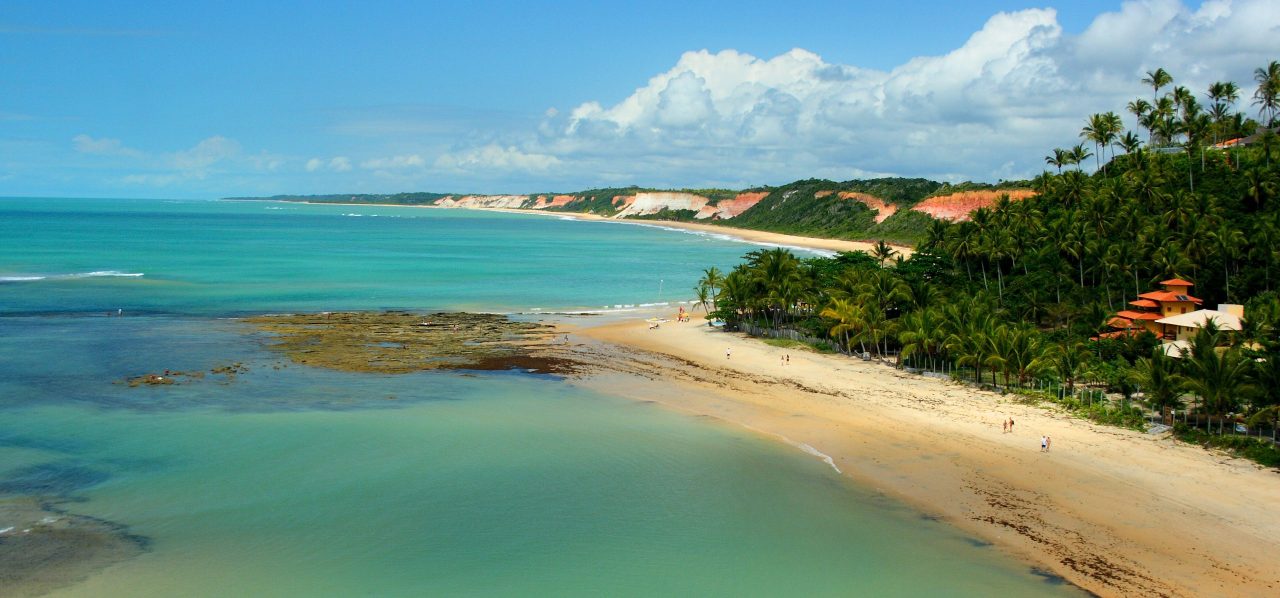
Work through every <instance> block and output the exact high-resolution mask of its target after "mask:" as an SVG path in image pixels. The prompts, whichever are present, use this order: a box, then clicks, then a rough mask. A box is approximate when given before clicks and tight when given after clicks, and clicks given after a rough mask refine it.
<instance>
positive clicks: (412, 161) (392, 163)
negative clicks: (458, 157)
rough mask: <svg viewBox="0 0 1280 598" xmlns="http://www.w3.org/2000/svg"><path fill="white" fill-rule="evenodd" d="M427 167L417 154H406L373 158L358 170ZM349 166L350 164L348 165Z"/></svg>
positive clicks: (362, 163) (361, 164)
mask: <svg viewBox="0 0 1280 598" xmlns="http://www.w3.org/2000/svg"><path fill="white" fill-rule="evenodd" d="M426 165H427V161H426V160H424V159H423V158H422V156H419V155H418V154H406V155H402V156H392V157H390V158H373V159H370V160H365V161H364V162H361V163H360V168H363V169H365V170H408V169H415V168H422V167H424V166H426ZM348 166H350V164H348Z"/></svg>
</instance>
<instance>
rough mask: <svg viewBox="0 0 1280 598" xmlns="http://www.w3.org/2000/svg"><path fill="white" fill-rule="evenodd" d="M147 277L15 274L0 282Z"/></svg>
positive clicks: (103, 273) (135, 275) (135, 274)
mask: <svg viewBox="0 0 1280 598" xmlns="http://www.w3.org/2000/svg"><path fill="white" fill-rule="evenodd" d="M145 275H146V274H145V273H143V272H121V271H119V270H94V271H93V272H71V273H67V274H13V275H10V276H0V282H34V281H37V280H72V279H76V278H141V277H143V276H145Z"/></svg>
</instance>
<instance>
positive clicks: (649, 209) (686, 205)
mask: <svg viewBox="0 0 1280 598" xmlns="http://www.w3.org/2000/svg"><path fill="white" fill-rule="evenodd" d="M628 198H629V200H630V201H625V200H624V201H625V207H623V208H622V209H621V210H619V211H618V213H617V214H616V215H614V218H626V217H628V216H647V215H649V214H656V213H658V212H661V211H662V210H693V211H695V212H696V211H698V210H701V209H702V207H703V206H705V205H707V202H709V201H711V200H709V199H707V198H705V197H703V196H701V195H694V194H693V193H680V192H674V191H658V192H646V193H637V194H635V195H634V196H628ZM614 200H615V201H617V198H614Z"/></svg>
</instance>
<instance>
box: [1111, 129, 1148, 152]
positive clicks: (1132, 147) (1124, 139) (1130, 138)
mask: <svg viewBox="0 0 1280 598" xmlns="http://www.w3.org/2000/svg"><path fill="white" fill-rule="evenodd" d="M1116 145H1118V146H1120V149H1122V150H1124V153H1126V154H1132V153H1134V152H1136V151H1138V149H1139V148H1141V147H1142V140H1141V139H1138V136H1137V135H1134V134H1133V131H1126V132H1125V134H1124V135H1123V136H1121V137H1120V138H1119V139H1117V140H1116Z"/></svg>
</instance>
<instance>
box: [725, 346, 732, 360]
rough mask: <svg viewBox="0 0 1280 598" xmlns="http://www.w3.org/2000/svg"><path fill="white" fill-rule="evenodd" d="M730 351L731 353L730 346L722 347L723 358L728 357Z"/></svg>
mask: <svg viewBox="0 0 1280 598" xmlns="http://www.w3.org/2000/svg"><path fill="white" fill-rule="evenodd" d="M732 353H733V348H731V347H725V348H724V358H725V359H729V356H730V355H731V354H732Z"/></svg>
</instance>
